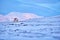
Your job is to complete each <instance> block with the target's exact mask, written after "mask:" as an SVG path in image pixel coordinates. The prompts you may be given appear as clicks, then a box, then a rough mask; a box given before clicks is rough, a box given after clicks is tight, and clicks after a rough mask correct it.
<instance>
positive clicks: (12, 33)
mask: <svg viewBox="0 0 60 40" xmlns="http://www.w3.org/2000/svg"><path fill="white" fill-rule="evenodd" d="M0 40H60V16H56V17H45V18H34V19H30V20H26V21H20V22H0Z"/></svg>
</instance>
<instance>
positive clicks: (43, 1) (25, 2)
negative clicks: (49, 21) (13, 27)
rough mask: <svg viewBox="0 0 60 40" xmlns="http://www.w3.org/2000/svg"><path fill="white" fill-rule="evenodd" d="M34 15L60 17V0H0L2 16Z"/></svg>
mask: <svg viewBox="0 0 60 40" xmlns="http://www.w3.org/2000/svg"><path fill="white" fill-rule="evenodd" d="M10 12H22V13H34V14H37V15H40V16H55V15H60V0H0V14H3V15H6V14H8V13H10Z"/></svg>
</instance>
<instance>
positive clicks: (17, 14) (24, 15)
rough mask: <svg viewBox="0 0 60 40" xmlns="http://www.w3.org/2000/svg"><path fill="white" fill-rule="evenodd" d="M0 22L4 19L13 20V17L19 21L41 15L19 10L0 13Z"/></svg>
mask: <svg viewBox="0 0 60 40" xmlns="http://www.w3.org/2000/svg"><path fill="white" fill-rule="evenodd" d="M0 16H1V17H0V22H1V21H2V20H3V21H2V22H4V21H13V20H14V18H17V19H18V20H19V21H24V20H28V19H33V18H40V17H42V16H38V15H36V14H33V13H20V12H10V13H8V14H7V15H5V16H2V15H0Z"/></svg>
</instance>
